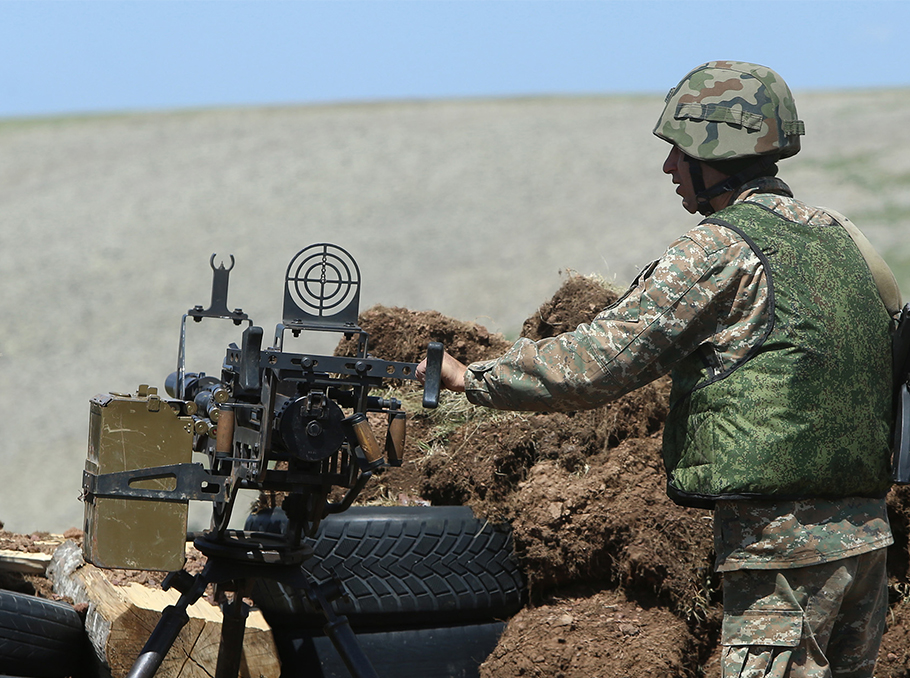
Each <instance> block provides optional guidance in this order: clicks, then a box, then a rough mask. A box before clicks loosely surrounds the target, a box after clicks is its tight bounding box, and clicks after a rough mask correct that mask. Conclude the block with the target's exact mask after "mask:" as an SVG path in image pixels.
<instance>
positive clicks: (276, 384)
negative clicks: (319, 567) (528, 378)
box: [82, 243, 443, 676]
mask: <svg viewBox="0 0 910 678" xmlns="http://www.w3.org/2000/svg"><path fill="white" fill-rule="evenodd" d="M210 266H211V268H212V271H213V281H212V299H211V304H210V306H209V308H208V309H203V307H202V306H195V307H194V308H192V309H190V310H189V311H187V313H186V314H184V316H183V319H182V321H181V326H180V344H179V349H178V358H177V369H176V371H175V372H173V373H172V374H171V375H169V376H168V377H167V379H166V380H165V389H166V392H167V394H168V395H169V396H170V397H169V398H165V397H162V396H160V395H159V394H158V392H157V389H155V388H152V387H149V386H147V385H142V386H140V387H139V390H138V391H137V393H136V394H135V395H126V394H119V393H109V394H103V395H98V396H95V397H94V398H93V399H92V400H91V419H90V434H89V450H88V459H87V461H86V470H85V472H84V474H83V497H82V498H83V501H84V502H85V540H84V550H85V552H86V556H87V558H88V559H89V560H90V561H91V562H93V563H94V564H95V565H98V566H100V567H118V568H129V569H144V570H170V571H171V574H170V575H169V576H168V579H167V580H166V583H167V585H169V586H170V585H173V586H174V587H175V588H177V589H178V590H180V591H181V592H182V593H183V596H182V597H181V602H180V604H179V605H178V606H177V608H181V609H183V610H185V609H186V606H187V605H189V604H192V602H194V601H195V600H196V599H198V597H199V596H200V595H201V594H202V592H203V591H204V589H205V585H206V584H207V583H216V584H219V585H222V586H225V587H229V586H236V582H238V581H241V580H245V579H249V578H255V577H262V576H265V577H270V578H273V579H277V580H280V581H284V582H287V583H290V584H292V585H294V586H295V587H297V588H300V589H303V590H305V591H306V592H307V595H308V596H310V597H311V598H312V600H313V601H314V602H316V603H318V604H319V605H321V606H322V608H323V610H324V612H325V614H326V617H327V619H328V620H329V622H330V625H333V628H334V629H335V631H334V633H335V634H336V635H335V636H333V640H335V641H336V646H338V647H339V652H341V654H342V656H343V657H344V658H345V659H346V661H347V660H348V659H350V660H351V661H352V662H353V666H352V668H351V670H352V673H356V674H357V675H371V673H370V671H371V669H370V668H369V665H368V662H367V663H366V664H363V658H362V657H361V656H360V654H359V651H358V649H357V647H356V641H355V640H354V637H353V634H352V633H351V631H350V628H349V627H348V626H347V625H346V621H345V620H344V618H343V617H341V618H338V617H336V616H335V615H334V614H333V613H332V610H331V607H330V602H331V600H332V599H334V597H337V596H338V595H341V592H340V591H335V592H325V591H320V590H318V588H317V587H313V586H312V585H311V584H310V583H309V581H308V579H307V578H306V576H305V573H304V572H303V571H302V570H301V568H300V566H301V564H302V563H303V562H304V561H305V560H307V559H308V558H310V557H311V556H312V550H311V549H309V548H308V547H307V546H306V544H305V539H304V537H306V536H311V535H313V534H314V533H315V531H316V528H317V527H318V525H319V522H320V521H321V520H322V519H323V518H324V517H325V516H326V515H328V514H331V513H338V512H341V511H344V510H345V509H346V508H348V507H349V506H350V505H351V504H352V503H353V501H354V500H355V499H356V497H357V495H358V494H359V493H360V491H361V490H362V489H363V488H364V486H365V485H366V483H367V482H368V481H369V479H370V477H371V476H372V474H373V472H374V471H375V470H376V469H377V468H379V467H380V466H383V465H386V464H389V465H400V464H401V460H402V454H403V449H404V441H405V413H404V412H403V410H402V409H401V402H400V401H398V400H396V399H395V398H383V397H379V396H374V395H371V394H370V391H371V390H373V389H374V388H376V387H379V386H382V385H383V382H385V381H386V380H389V379H396V380H412V379H415V378H416V367H417V365H416V364H414V363H404V362H392V361H387V360H380V359H377V358H374V357H372V356H370V354H369V352H368V345H369V336H368V334H367V333H366V332H365V331H364V330H363V329H361V328H360V327H359V326H358V325H357V318H358V307H359V300H360V270H359V268H358V266H357V264H356V262H355V261H354V260H353V259H352V258H351V256H350V255H349V254H348V253H347V252H346V251H345V250H343V249H342V248H340V247H337V246H335V245H330V244H325V243H320V244H315V245H311V246H310V247H307V248H305V249H303V250H301V251H300V252H298V253H297V255H296V256H295V257H294V258H293V259H292V260H291V262H290V264H289V265H288V269H287V274H286V276H285V286H284V306H283V314H282V321H281V322H280V323H278V325H277V326H276V330H275V335H274V341H273V343H272V344H271V345H270V346H268V347H265V348H263V347H262V340H263V331H262V329H261V328H260V327H257V326H255V325H253V322H252V320H251V319H250V318H249V317H248V316H247V315H246V314H245V313H243V311H242V310H241V309H239V308H238V309H235V310H233V311H231V310H229V309H228V305H227V292H228V281H229V275H230V271H231V269H232V268H233V266H234V258H233V256H232V257H231V263H230V267H228V268H225V267H224V265H223V264H221V265H220V266H218V267H216V266H215V255H214V254H213V255H212V258H211V260H210ZM189 318H192V319H193V321H194V322H201V321H202V320H204V319H224V320H229V321H231V322H233V323H234V324H235V325H238V326H240V325H243V324H246V327H245V329H243V331H242V334H241V339H240V345H239V346H238V345H237V344H233V343H232V344H230V345H229V346H228V348H227V351H226V353H225V357H224V362H223V365H222V369H221V375H220V377H217V378H216V377H213V376H208V375H206V374H204V373H201V372H187V370H186V364H185V363H186V334H187V320H188V319H189ZM311 331H313V332H332V333H341V334H343V335H344V336H345V337H347V338H352V339H353V338H356V341H355V342H354V343H355V346H356V351H355V354H354V355H352V356H326V355H311V354H305V353H292V352H288V351H286V350H285V336H286V334H287V333H288V332H290V333H291V334H292V335H293V336H295V337H298V336H299V335H300V334H301V333H303V332H311ZM442 353H443V348H442V345H441V344H438V343H430V344H429V346H428V348H427V357H428V369H427V378H426V383H425V386H424V394H423V406H424V407H430V408H432V407H436V405H437V403H438V399H439V388H440V379H439V377H440V369H441V362H442ZM368 415H373V417H372V418H373V420H375V419H376V417H377V415H378V416H380V417H385V420H386V424H387V431H386V436H385V442H384V444H383V445H380V444H379V442H378V440H377V438H376V436H375V434H374V432H373V428H372V425H371V423H370V418H368ZM194 452H196V453H202V454H204V455H205V456H206V458H207V461H208V463H207V466H206V465H204V464H201V463H194V462H192V461H191V460H192V455H193V453H194ZM241 489H251V490H259V491H261V492H281V493H285V495H286V498H285V501H284V504H283V508H284V510H285V513H286V514H287V516H288V529H287V531H286V532H285V533H284V534H283V535H280V536H279V535H271V534H270V535H266V534H262V533H249V532H242V531H237V530H231V529H229V521H230V518H231V515H232V512H233V508H234V504H235V500H236V498H237V493H238V491H239V490H241ZM333 496H334V497H338V496H340V498H336V499H335V500H332V498H331V497H333ZM189 501H207V502H211V503H212V505H213V511H212V522H211V527H210V529H209V530H208V531H206V532H204V533H203V534H202V535H200V536H198V537H196V539H195V544H196V547H197V548H198V549H199V550H200V551H202V552H203V553H204V554H205V555H206V556H208V558H209V565H208V566H206V569H205V570H204V571H203V573H202V574H201V575H197V577H198V579H196V580H193V578H192V577H190V576H189V575H188V574H187V573H186V572H184V571H183V570H182V569H180V568H182V567H183V564H184V562H185V555H184V554H185V542H186V539H187V534H186V520H187V506H188V502H189ZM266 565H268V567H267V568H266ZM225 590H233V589H229V588H226V589H225ZM238 598H239V596H235V600H234V602H233V603H230V605H234V608H237V609H238V610H239V607H241V606H242V603H241V601H239V600H238ZM234 608H230V615H232V616H233V617H236V616H237V615H240V614H241V613H240V612H239V611H236V610H235V609H234ZM168 609H169V610H170V609H171V608H168ZM228 610H229V607H228V606H226V607H225V616H226V619H227V616H228V614H229V612H228ZM183 623H185V622H183V621H182V617H181V612H180V611H179V610H177V611H174V612H170V613H168V612H167V611H165V614H164V615H163V616H162V622H161V623H160V624H159V626H158V627H156V630H155V632H154V633H153V634H152V637H151V638H150V639H149V642H148V643H147V645H146V648H145V649H144V650H143V653H142V654H141V655H140V657H139V659H138V660H137V663H136V664H135V665H134V669H133V672H131V673H130V676H151V675H153V674H154V671H155V670H157V666H158V665H160V663H161V660H162V659H163V656H164V653H166V652H167V649H168V648H169V647H170V646H171V644H172V643H173V641H174V639H175V638H176V634H177V633H178V632H179V630H180V628H181V627H182V625H183ZM236 627H237V624H236V623H235V624H232V625H231V628H233V629H234V630H233V631H231V633H233V634H235V635H234V636H233V637H232V638H231V639H230V640H229V642H228V643H227V644H226V645H225V644H224V643H223V645H222V651H224V648H225V647H228V648H231V649H229V650H228V654H229V656H230V657H229V659H228V660H227V663H226V664H225V665H226V666H228V667H229V668H226V669H224V670H223V671H222V669H221V668H219V676H220V675H224V676H236V675H237V674H236V671H235V670H234V669H233V668H230V667H232V666H233V665H234V664H236V663H237V662H239V656H234V655H235V654H236V653H239V645H240V644H239V643H237V642H236V641H237V634H239V637H240V639H241V640H242V635H243V625H242V623H241V624H240V630H239V631H237V628H236ZM224 628H225V633H227V632H228V631H227V629H228V625H227V624H225V627H224ZM234 647H236V648H237V649H236V652H235V650H234V649H233V648H234ZM219 667H221V659H220V657H219Z"/></svg>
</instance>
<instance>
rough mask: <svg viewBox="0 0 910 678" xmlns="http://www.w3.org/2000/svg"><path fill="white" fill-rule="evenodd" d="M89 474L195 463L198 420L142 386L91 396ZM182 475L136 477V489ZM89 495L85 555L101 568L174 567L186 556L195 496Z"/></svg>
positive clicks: (166, 485)
mask: <svg viewBox="0 0 910 678" xmlns="http://www.w3.org/2000/svg"><path fill="white" fill-rule="evenodd" d="M90 402H91V414H90V423H89V441H88V457H87V459H86V462H85V470H86V472H87V474H93V475H95V476H100V475H102V474H107V473H117V472H123V471H134V470H137V469H147V468H152V467H157V466H166V465H170V464H181V463H188V462H190V461H191V460H192V455H193V433H192V431H193V429H192V418H191V417H186V416H180V414H179V408H178V407H176V406H174V405H172V404H170V403H169V402H168V401H166V400H162V399H161V398H160V397H159V396H158V395H157V390H156V389H154V388H149V387H146V386H140V387H139V391H138V393H137V395H135V396H128V395H123V394H117V393H110V394H102V395H97V396H95V397H94V398H92V399H91V401H90ZM176 484H177V483H176V477H163V478H155V479H142V480H135V481H133V480H131V481H130V482H129V488H135V489H140V490H168V491H173V490H174V489H175V487H176ZM84 500H85V539H84V541H83V544H84V546H83V549H84V551H85V557H86V559H87V560H89V561H91V562H92V563H94V564H95V565H97V566H98V567H106V568H114V567H116V568H124V569H136V570H164V571H173V570H179V569H181V568H182V567H183V565H184V562H185V560H186V555H185V549H186V520H187V512H188V508H189V506H188V504H189V502H188V501H178V502H173V501H159V500H150V499H146V498H142V499H139V498H132V497H128V498H120V497H110V496H107V497H96V496H93V495H92V494H91V493H89V494H87V495H86V496H85V497H84Z"/></svg>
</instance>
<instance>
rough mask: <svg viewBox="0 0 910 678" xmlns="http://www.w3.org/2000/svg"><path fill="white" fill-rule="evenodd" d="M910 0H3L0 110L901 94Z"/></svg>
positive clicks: (908, 61)
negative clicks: (775, 89)
mask: <svg viewBox="0 0 910 678" xmlns="http://www.w3.org/2000/svg"><path fill="white" fill-rule="evenodd" d="M908 29H910V2H908V1H906V0H889V1H884V2H878V1H874V0H864V1H859V2H857V1H844V2H840V1H836V0H814V1H800V0H765V1H764V2H729V0H728V1H726V2H714V1H713V0H673V1H672V2H664V1H649V0H625V1H624V0H601V1H594V0H590V1H587V2H576V1H574V0H550V1H543V0H542V1H538V2H526V1H523V0H486V1H480V0H478V1H468V0H451V1H448V2H437V1H434V0H410V1H407V2H392V1H388V2H385V1H380V0H373V1H369V2H345V1H342V0H331V1H328V0H327V1H322V2H317V1H297V2H295V1H292V0H285V1H283V2H275V1H272V0H253V1H244V2H234V1H229V0H206V1H196V0H145V1H142V0H120V1H118V0H107V1H100V2H99V1H94V2H81V1H79V0H58V1H56V2H48V1H44V0H34V1H32V2H17V1H9V0H0V117H10V116H31V115H56V114H69V113H81V112H90V113H95V112H107V111H122V110H136V109H140V110H148V109H153V110H157V109H174V108H188V107H190V108H191V107H211V106H223V105H262V104H296V103H311V102H331V101H375V100H389V99H402V98H440V97H446V98H451V97H499V96H516V95H519V96H520V95H539V94H544V95H546V94H601V93H617V92H660V93H663V92H665V91H666V90H667V89H669V87H670V86H672V85H674V84H675V83H676V82H677V81H678V80H679V79H680V78H681V77H682V76H683V75H684V74H685V73H686V72H687V71H688V70H689V69H690V68H693V67H694V66H696V65H698V64H700V63H703V62H704V61H708V60H711V59H727V58H729V59H739V60H745V61H755V62H758V63H763V64H765V65H767V66H771V67H772V68H774V69H775V70H777V71H779V72H780V73H781V75H783V76H784V78H785V79H786V80H788V82H789V83H790V85H791V87H792V88H793V89H796V90H799V89H832V88H857V87H882V86H886V87H894V86H897V87H907V86H910V46H908V44H910V43H908V37H907V31H908Z"/></svg>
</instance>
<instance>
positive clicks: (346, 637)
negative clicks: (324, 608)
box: [323, 615, 379, 678]
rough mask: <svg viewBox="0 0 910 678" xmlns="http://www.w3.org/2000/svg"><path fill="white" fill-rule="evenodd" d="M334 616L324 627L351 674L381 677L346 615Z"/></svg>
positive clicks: (372, 677)
mask: <svg viewBox="0 0 910 678" xmlns="http://www.w3.org/2000/svg"><path fill="white" fill-rule="evenodd" d="M332 616H333V617H334V618H333V619H332V620H331V621H329V623H328V624H326V625H325V626H324V627H323V629H324V630H325V632H326V635H327V636H328V637H329V640H331V641H332V644H333V645H334V646H335V649H336V650H338V654H339V655H341V659H342V661H344V665H345V666H347V667H348V671H350V672H351V675H352V676H353V677H354V678H379V675H378V674H377V673H376V669H374V668H373V665H372V664H371V663H370V660H369V659H367V656H366V655H365V654H364V653H363V649H362V648H361V647H360V643H358V642H357V636H355V635H354V631H353V630H352V629H351V625H350V624H348V618H347V617H345V616H344V615H338V616H336V615H332Z"/></svg>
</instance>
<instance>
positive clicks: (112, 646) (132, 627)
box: [47, 541, 281, 678]
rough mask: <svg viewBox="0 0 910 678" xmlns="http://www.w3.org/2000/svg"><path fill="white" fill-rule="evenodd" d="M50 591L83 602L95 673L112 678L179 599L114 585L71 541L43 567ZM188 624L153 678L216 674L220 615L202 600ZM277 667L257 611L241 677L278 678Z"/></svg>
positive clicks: (128, 663) (189, 611)
mask: <svg viewBox="0 0 910 678" xmlns="http://www.w3.org/2000/svg"><path fill="white" fill-rule="evenodd" d="M47 575H48V578H49V579H50V580H51V581H52V582H53V585H54V592H55V593H57V594H59V595H64V596H68V597H70V598H72V599H73V601H74V602H76V603H77V604H78V603H87V604H88V612H87V616H86V630H87V632H88V636H89V639H90V640H91V643H92V646H93V648H94V650H95V655H96V658H97V660H98V663H99V666H98V667H96V668H99V669H100V670H101V672H102V674H103V673H106V672H109V674H110V675H111V676H112V678H121V677H122V676H126V675H127V673H129V670H130V668H131V667H132V664H133V662H134V661H135V660H136V657H137V656H138V655H139V652H140V651H141V649H142V647H143V645H145V642H146V641H147V640H148V638H149V636H150V635H151V633H152V630H153V629H154V628H155V625H156V624H157V623H158V620H159V619H160V617H161V611H162V610H163V609H164V608H165V607H166V606H167V605H172V604H174V603H176V602H177V599H178V598H179V597H180V594H179V593H178V592H177V591H174V590H173V589H172V590H170V591H162V590H161V589H152V588H149V587H146V586H143V585H141V584H136V583H132V584H129V585H128V586H115V585H114V584H112V583H111V582H110V581H109V580H108V579H107V577H106V576H105V575H104V571H103V570H101V569H99V568H97V567H95V566H94V565H92V564H91V563H86V562H85V561H84V559H83V557H82V550H81V549H80V548H79V546H78V545H77V544H76V543H75V542H72V541H68V542H65V543H64V544H62V545H61V546H60V547H59V548H58V549H57V550H56V552H55V553H54V556H53V558H52V560H51V563H50V565H48V568H47ZM187 614H188V615H189V618H190V620H189V622H188V623H187V624H186V626H184V627H183V629H182V630H181V632H180V635H179V636H178V637H177V640H176V641H175V642H174V645H173V646H172V647H171V649H170V651H169V652H168V654H167V656H166V657H165V659H164V662H163V663H162V665H161V668H159V669H158V672H157V673H156V674H155V676H156V678H211V676H212V675H214V673H215V666H216V664H217V659H218V646H219V643H220V640H221V619H222V617H221V610H220V608H218V607H217V606H215V605H212V604H211V603H209V602H208V601H206V600H205V599H200V600H198V601H196V602H195V603H194V604H193V605H191V606H190V607H189V608H188V609H187ZM280 673H281V665H280V663H279V661H278V653H277V651H276V649H275V643H274V641H273V639H272V632H271V629H270V628H269V626H268V624H267V623H266V621H265V619H264V618H263V616H262V613H260V612H259V611H258V610H252V611H251V612H250V615H249V617H248V618H247V621H246V632H245V634H244V640H243V659H242V661H241V670H240V676H241V678H260V677H262V678H278V676H279V674H280Z"/></svg>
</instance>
